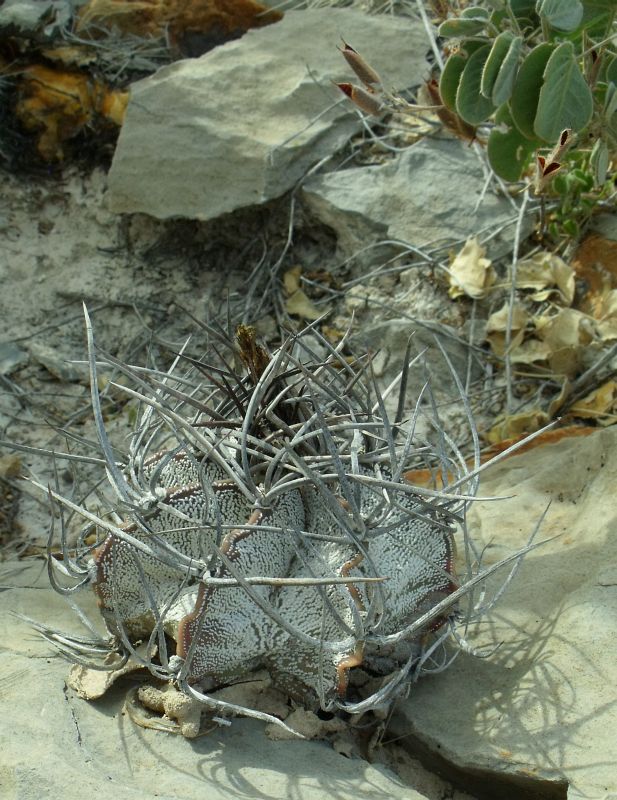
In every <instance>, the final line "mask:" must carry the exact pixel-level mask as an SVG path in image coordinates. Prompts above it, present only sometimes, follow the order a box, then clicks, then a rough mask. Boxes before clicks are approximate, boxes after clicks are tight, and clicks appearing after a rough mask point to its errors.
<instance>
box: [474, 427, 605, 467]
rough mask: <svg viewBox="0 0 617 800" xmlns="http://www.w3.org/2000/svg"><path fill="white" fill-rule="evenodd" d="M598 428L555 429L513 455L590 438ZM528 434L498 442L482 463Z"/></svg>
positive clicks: (485, 455)
mask: <svg viewBox="0 0 617 800" xmlns="http://www.w3.org/2000/svg"><path fill="white" fill-rule="evenodd" d="M597 430H598V429H597V428H592V427H589V426H587V425H585V426H581V425H568V426H567V427H565V428H558V429H557V430H555V429H553V430H550V431H545V432H544V433H541V434H540V435H539V436H536V437H535V438H534V439H532V440H531V441H530V442H527V444H523V445H521V446H520V447H519V448H518V450H516V451H515V452H514V453H512V455H518V454H519V453H526V452H527V451H529V450H533V449H534V448H536V447H541V446H543V445H545V444H555V443H556V442H560V441H561V440H562V439H569V438H571V437H573V436H589V434H590V433H594V432H595V431H597ZM525 436H526V434H523V435H521V436H514V437H512V438H511V439H505V440H504V441H502V442H497V443H496V444H493V445H492V446H491V447H489V448H488V449H487V450H485V451H484V452H483V453H482V455H481V457H480V460H481V461H482V463H484V462H485V461H489V460H490V459H491V458H493V457H494V456H497V455H499V453H503V451H504V450H507V449H508V447H512V445H513V444H517V443H518V442H520V441H522V440H523V439H524V438H525Z"/></svg>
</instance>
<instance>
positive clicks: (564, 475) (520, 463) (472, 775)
mask: <svg viewBox="0 0 617 800" xmlns="http://www.w3.org/2000/svg"><path fill="white" fill-rule="evenodd" d="M616 482H617V430H615V428H612V429H607V430H604V431H601V432H598V433H594V434H592V435H590V436H586V437H576V438H571V439H566V440H564V441H562V442H560V443H558V444H553V445H545V446H542V447H538V448H536V449H534V450H532V451H531V452H528V453H523V454H521V455H519V456H513V457H511V458H508V459H506V460H505V461H504V462H502V464H501V465H498V466H496V467H495V468H494V469H493V470H492V471H489V472H487V474H486V477H485V479H484V480H483V481H482V483H481V494H482V495H483V496H491V495H493V496H497V495H501V496H504V495H515V496H514V497H512V499H509V500H504V501H498V502H493V503H479V504H477V505H475V506H473V508H472V511H471V519H470V526H471V529H472V530H473V531H476V532H479V534H480V540H481V544H482V543H490V546H489V549H488V550H487V551H486V554H485V561H486V563H487V565H488V564H490V563H491V562H494V561H496V560H498V559H499V558H500V557H502V556H503V555H505V553H506V552H508V551H512V550H513V549H516V548H519V547H522V546H524V545H525V544H526V542H527V540H528V537H529V535H530V533H531V532H532V531H533V529H534V527H535V525H536V524H537V522H538V520H539V519H540V517H541V516H542V513H543V512H544V511H545V509H546V507H547V504H548V502H549V501H551V503H552V504H551V507H550V509H549V511H548V513H547V515H546V518H545V520H544V522H543V523H542V526H541V528H540V533H539V539H544V538H548V537H551V536H558V538H556V539H555V540H553V541H552V542H549V543H547V544H545V545H543V546H542V547H540V548H538V549H537V550H535V551H532V552H531V553H530V554H528V555H527V556H526V557H525V560H524V562H523V565H522V567H521V570H520V572H519V573H518V575H517V576H516V577H515V579H514V581H513V582H512V584H511V585H510V587H509V588H508V590H507V592H506V594H505V595H504V597H503V598H502V600H501V601H500V603H499V604H498V606H497V607H496V609H495V611H494V612H493V614H492V615H491V616H490V617H489V620H488V621H485V622H484V623H481V624H479V625H478V626H476V627H475V628H474V629H472V630H471V631H470V632H469V634H468V637H467V638H468V640H469V641H470V643H471V644H473V645H474V646H476V647H479V648H480V649H486V648H489V649H490V648H492V647H494V646H495V645H497V644H499V643H502V644H501V646H500V647H499V649H497V651H496V652H495V653H494V654H493V655H492V656H490V657H488V658H486V659H479V658H474V657H473V656H471V655H461V656H460V657H459V658H458V659H457V660H456V661H455V662H454V664H453V665H452V666H451V668H450V669H448V670H447V671H446V672H444V673H443V674H441V675H439V676H436V677H433V678H430V677H427V678H425V679H424V680H423V681H421V682H420V683H419V684H418V685H417V686H415V687H414V688H413V690H412V692H411V693H410V696H409V699H408V700H407V701H405V702H404V703H402V704H401V706H400V708H399V710H398V712H397V714H396V717H395V719H394V723H393V730H392V731H391V735H393V736H396V735H405V736H406V737H407V738H406V739H404V740H402V741H404V742H405V741H406V742H408V743H409V746H410V747H412V748H414V747H421V748H424V750H425V752H426V754H427V756H428V757H429V759H433V766H435V764H437V765H439V766H440V767H441V768H442V769H449V770H450V776H451V777H454V775H455V774H456V775H457V776H458V780H459V782H463V781H464V782H465V783H466V786H467V788H468V790H469V789H481V790H482V793H480V792H479V794H480V796H481V797H490V798H491V799H493V798H495V800H499V798H504V799H505V800H510V798H513V797H516V798H534V800H535V799H536V798H555V799H557V798H563V800H565V798H566V797H567V798H568V800H574V798H576V799H577V800H578V798H586V799H587V800H600V799H602V800H604V798H615V797H617V735H616V734H615V732H616V731H617V691H616V689H615V687H616V686H617V661H616V659H615V647H616V643H617V566H616V565H617V536H616V535H615V532H616V531H617V507H616V506H615V485H616ZM503 577H505V575H504V576H503ZM465 783H463V785H465ZM488 787H490V790H489V788H488Z"/></svg>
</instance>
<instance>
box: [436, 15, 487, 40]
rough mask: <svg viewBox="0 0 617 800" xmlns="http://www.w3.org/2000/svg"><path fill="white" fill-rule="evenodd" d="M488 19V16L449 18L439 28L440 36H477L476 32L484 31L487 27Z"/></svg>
mask: <svg viewBox="0 0 617 800" xmlns="http://www.w3.org/2000/svg"><path fill="white" fill-rule="evenodd" d="M487 22H488V19H487V18H486V17H476V18H475V19H463V18H462V17H459V18H458V19H447V20H446V21H445V22H442V23H441V25H440V26H439V29H438V34H439V36H445V37H446V38H450V37H453V36H454V37H460V36H475V34H476V33H482V31H483V30H484V28H485V27H486V23H487Z"/></svg>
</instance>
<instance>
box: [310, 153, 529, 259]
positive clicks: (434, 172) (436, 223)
mask: <svg viewBox="0 0 617 800" xmlns="http://www.w3.org/2000/svg"><path fill="white" fill-rule="evenodd" d="M484 183H485V176H484V173H483V170H482V165H481V163H480V161H479V159H478V157H477V155H476V154H475V153H474V151H473V149H471V148H470V147H469V145H467V144H464V143H463V142H460V141H458V140H453V139H423V140H421V141H420V142H418V143H417V144H415V145H413V146H411V147H410V148H408V149H407V150H405V151H403V152H402V153H399V154H398V155H397V156H396V157H395V158H394V159H393V160H391V161H388V162H387V163H386V164H383V165H380V166H370V167H353V168H350V169H344V170H340V171H339V172H331V173H328V174H324V175H315V176H312V177H310V178H308V179H307V180H306V181H305V182H304V184H303V187H302V197H303V198H304V200H305V201H306V203H307V204H308V206H309V207H310V208H311V209H312V211H313V212H314V213H315V214H316V216H317V217H318V218H319V219H320V220H321V221H322V222H323V223H325V224H326V225H328V226H329V227H331V228H333V229H334V231H335V232H336V234H337V236H338V244H339V247H340V249H341V252H342V255H343V256H350V255H352V254H353V253H355V252H357V251H358V250H360V249H361V248H362V247H365V246H366V245H369V244H371V243H372V242H375V241H378V240H380V239H397V240H402V241H403V242H408V243H410V244H412V245H414V246H416V247H427V246H429V245H430V248H429V249H434V248H435V247H436V246H438V245H447V244H449V243H451V242H453V241H456V240H459V239H463V240H464V239H466V238H467V237H469V236H472V235H476V234H478V235H479V236H480V238H482V232H483V231H487V229H489V228H490V229H495V228H498V227H499V226H500V225H503V224H504V223H507V222H509V221H514V220H515V219H516V212H515V210H514V208H513V207H512V205H511V204H510V203H509V202H508V200H506V199H505V198H503V197H497V196H496V195H495V194H493V193H492V192H491V191H490V190H489V191H488V192H486V194H485V196H484V198H483V200H482V202H481V204H480V206H479V208H478V209H477V210H475V208H474V207H475V205H476V202H477V200H478V198H479V197H480V195H481V192H482V190H483V188H484ZM511 241H512V230H511V229H510V230H509V231H507V232H506V233H505V235H504V236H502V237H501V238H500V239H497V240H492V241H491V242H490V244H489V254H490V255H491V256H492V257H498V256H500V255H503V254H505V253H506V252H509V250H510V249H511V247H512V244H511Z"/></svg>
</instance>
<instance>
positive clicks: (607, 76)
mask: <svg viewBox="0 0 617 800" xmlns="http://www.w3.org/2000/svg"><path fill="white" fill-rule="evenodd" d="M606 56H608V53H606V54H605V55H604V58H605V59H606ZM600 75H601V76H602V80H604V81H606V83H617V57H615V56H613V57H612V58H610V57H609V58H608V60H607V61H606V66H605V67H603V68H601V69H600Z"/></svg>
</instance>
